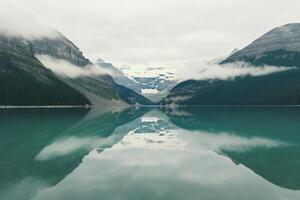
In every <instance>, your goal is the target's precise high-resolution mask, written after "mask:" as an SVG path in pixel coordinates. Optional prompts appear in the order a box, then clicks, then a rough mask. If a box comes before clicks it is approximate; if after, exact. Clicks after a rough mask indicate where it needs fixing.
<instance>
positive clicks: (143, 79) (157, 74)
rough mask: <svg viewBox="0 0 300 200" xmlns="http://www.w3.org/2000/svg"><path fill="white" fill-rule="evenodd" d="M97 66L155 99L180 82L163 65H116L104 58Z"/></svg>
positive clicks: (120, 83)
mask: <svg viewBox="0 0 300 200" xmlns="http://www.w3.org/2000/svg"><path fill="white" fill-rule="evenodd" d="M96 64H97V66H99V67H101V68H102V69H104V70H105V71H106V72H107V73H108V74H110V75H111V76H112V77H113V79H114V81H115V82H116V83H117V84H119V85H123V86H125V87H127V88H130V89H132V90H134V91H136V92H138V93H141V94H143V95H145V96H147V97H148V98H150V99H152V100H153V101H159V100H161V98H163V97H164V96H165V95H167V93H168V92H169V91H170V90H171V89H172V88H173V87H174V86H175V85H176V84H177V83H178V81H176V80H175V76H174V73H173V72H170V70H169V69H165V68H162V67H144V68H141V67H140V68H137V67H120V68H118V67H116V66H114V65H113V64H111V63H108V62H105V61H104V60H102V59H97V61H96Z"/></svg>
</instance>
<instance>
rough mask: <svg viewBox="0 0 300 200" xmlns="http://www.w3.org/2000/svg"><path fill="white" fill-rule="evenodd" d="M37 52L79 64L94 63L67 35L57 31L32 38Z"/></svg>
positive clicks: (33, 46) (34, 49)
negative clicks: (51, 34)
mask: <svg viewBox="0 0 300 200" xmlns="http://www.w3.org/2000/svg"><path fill="white" fill-rule="evenodd" d="M30 43H31V44H32V48H33V51H34V53H35V54H42V55H43V54H44V55H50V56H52V57H54V58H57V59H64V60H67V61H69V62H70V63H72V64H74V65H77V66H86V65H88V64H92V63H91V61H90V60H89V59H87V58H86V57H84V56H83V54H82V52H81V51H80V49H79V48H78V47H77V46H76V45H75V44H73V42H71V41H70V40H69V39H68V38H67V37H65V36H64V35H63V34H61V33H60V32H57V31H55V34H54V35H53V36H51V37H43V38H37V39H34V40H31V41H30Z"/></svg>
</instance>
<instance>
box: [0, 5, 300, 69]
mask: <svg viewBox="0 0 300 200" xmlns="http://www.w3.org/2000/svg"><path fill="white" fill-rule="evenodd" d="M270 4H272V6H270ZM0 5H1V8H0V9H1V12H0V13H1V14H0V22H1V23H0V24H1V25H0V31H2V32H3V31H5V30H8V31H12V32H13V31H14V32H20V33H22V34H27V35H33V36H39V35H43V34H47V28H45V27H51V28H54V29H56V30H58V31H60V32H62V33H63V34H64V35H66V36H67V37H68V38H70V39H71V40H72V41H73V42H74V43H75V44H76V45H77V46H78V47H79V48H80V49H81V50H82V51H83V52H84V55H85V56H86V57H88V58H90V59H91V60H93V61H94V60H96V59H97V58H102V59H104V60H106V61H109V62H112V63H114V64H115V65H117V66H131V67H145V66H146V67H149V66H158V67H166V68H168V67H170V68H173V67H177V66H180V67H186V66H197V65H199V64H200V63H202V61H203V59H211V58H217V57H221V56H226V55H228V54H229V53H230V52H231V51H232V50H233V49H234V48H238V49H241V48H243V47H244V46H246V45H247V44H249V43H251V42H252V41H253V40H254V39H256V38H258V37H259V36H261V35H262V34H264V33H266V32H267V31H269V30H271V29H272V28H274V27H276V26H280V25H284V24H287V23H294V22H298V21H299V22H300V13H299V12H298V10H297V7H299V6H300V2H299V1H293V0H288V1H283V0H277V1H274V0H273V1H271V0H267V1H264V4H262V3H261V1H258V0H254V1H242V2H241V1H237V0H229V1H226V2H225V1H221V0H212V1H211V0H210V1H208V0H202V1H195V0H190V1H183V0H177V1H164V2H161V1H157V0H155V1H141V0H133V1H130V3H129V2H123V1H120V0H111V1H109V2H104V1H96V0H88V1H84V2H82V1H79V0H73V1H63V2H62V1H58V0H54V1H53V0H51V1H50V0H45V1H43V2H41V1H38V0H29V1H26V2H25V1H20V0H11V1H9V2H7V1H3V2H1V3H0ZM12 10H14V11H15V12H12ZM237 16H238V17H237Z"/></svg>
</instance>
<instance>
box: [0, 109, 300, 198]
mask: <svg viewBox="0 0 300 200" xmlns="http://www.w3.org/2000/svg"><path fill="white" fill-rule="evenodd" d="M299 117H300V109H298V108H287V107H285V108H279V107H278V108H271V107H269V108H263V107H260V108H256V107H249V108H246V107H183V108H180V109H179V108H176V109H172V110H170V109H158V108H130V109H126V110H123V111H118V110H117V111H104V110H102V109H92V110H86V109H62V110H53V109H49V110H48V109H45V110H2V111H0V118H1V120H0V125H1V126H0V133H1V134H0V137H1V145H0V148H1V152H5V153H3V154H1V157H0V159H1V162H0V163H1V165H0V173H1V174H0V175H1V177H4V178H3V179H1V180H0V195H1V197H4V199H20V198H21V197H22V199H43V200H47V199H54V200H56V199H130V200H132V199H172V200H173V199H195V198H198V197H199V198H200V197H201V199H272V200H273V199H299V197H300V191H296V190H299V189H300V172H299V170H298V169H299V167H300V158H298V155H299V153H300V147H299V143H300V138H299V137H300V135H299V134H298V130H300V129H299V128H300V123H299Z"/></svg>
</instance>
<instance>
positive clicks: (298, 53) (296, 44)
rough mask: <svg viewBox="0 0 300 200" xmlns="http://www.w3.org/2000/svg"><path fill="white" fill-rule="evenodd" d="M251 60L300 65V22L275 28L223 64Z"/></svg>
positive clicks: (251, 61) (283, 64)
mask: <svg viewBox="0 0 300 200" xmlns="http://www.w3.org/2000/svg"><path fill="white" fill-rule="evenodd" d="M238 61H243V62H249V63H251V64H253V65H257V66H259V65H273V66H295V67H299V66H300V23H294V24H287V25H284V26H280V27H277V28H274V29H273V30H271V31H269V32H268V33H266V34H264V35H263V36H261V37H260V38H258V39H257V40H255V41H254V42H252V43H251V44H250V45H248V46H246V47H245V48H244V49H242V50H240V51H237V52H235V53H234V54H232V55H231V56H229V57H228V58H227V59H225V60H224V61H222V62H221V64H226V63H232V62H238Z"/></svg>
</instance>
